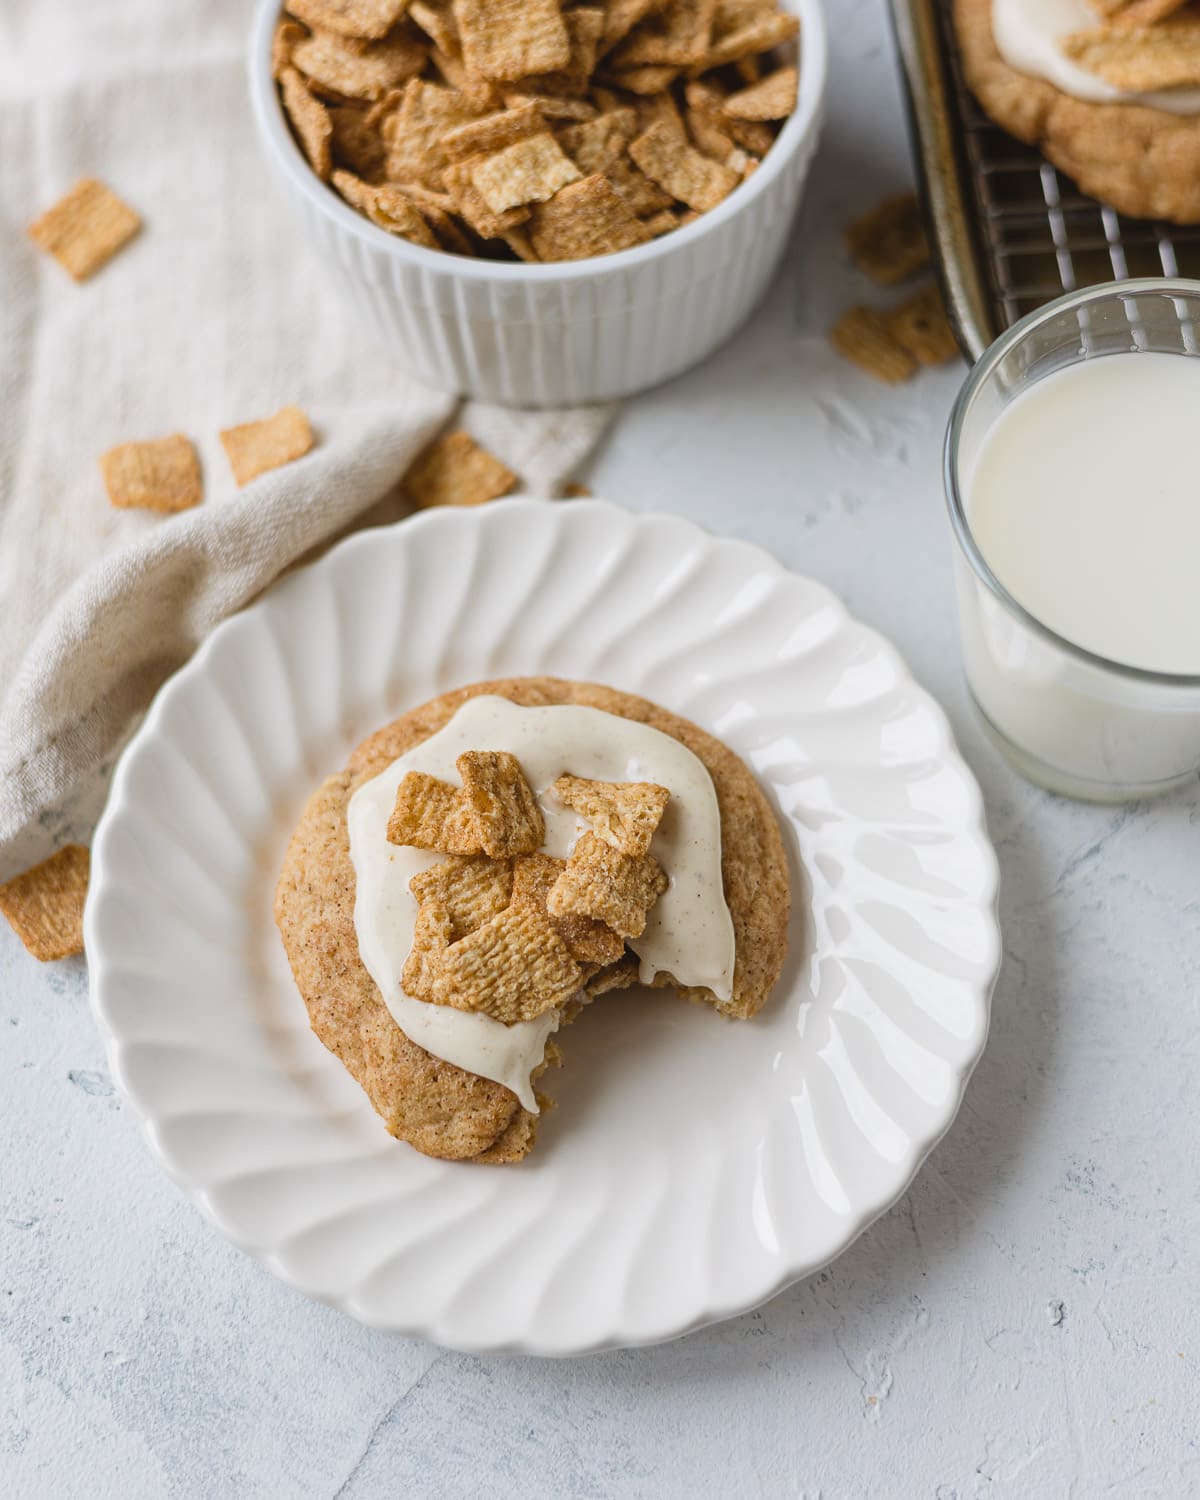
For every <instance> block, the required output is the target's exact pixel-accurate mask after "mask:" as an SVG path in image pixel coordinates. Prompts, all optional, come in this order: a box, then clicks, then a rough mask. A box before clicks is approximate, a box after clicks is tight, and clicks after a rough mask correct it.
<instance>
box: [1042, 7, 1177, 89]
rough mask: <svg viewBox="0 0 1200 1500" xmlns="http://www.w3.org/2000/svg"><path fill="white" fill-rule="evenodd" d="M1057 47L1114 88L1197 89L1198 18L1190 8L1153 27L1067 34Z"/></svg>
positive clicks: (1112, 25)
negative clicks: (1185, 12)
mask: <svg viewBox="0 0 1200 1500" xmlns="http://www.w3.org/2000/svg"><path fill="white" fill-rule="evenodd" d="M1059 45H1060V47H1061V48H1062V50H1063V52H1064V53H1066V55H1067V56H1068V57H1069V58H1071V59H1072V60H1073V61H1074V62H1076V63H1078V64H1079V66H1080V67H1081V68H1086V69H1087V71H1088V72H1089V73H1095V74H1096V75H1097V76H1098V77H1100V78H1103V79H1104V81H1105V82H1106V83H1109V84H1111V85H1112V86H1113V87H1114V88H1117V89H1127V90H1129V91H1130V92H1132V93H1139V94H1140V93H1151V92H1153V91H1155V90H1157V89H1178V88H1195V87H1196V86H1197V85H1200V13H1198V12H1197V11H1196V10H1194V9H1189V11H1188V14H1187V15H1179V16H1174V15H1171V16H1168V17H1167V18H1166V19H1165V20H1162V21H1159V22H1158V23H1157V24H1156V25H1153V26H1145V25H1140V26H1139V25H1132V26H1131V25H1129V24H1128V23H1127V22H1126V23H1123V24H1116V23H1110V24H1108V25H1105V26H1097V27H1094V28H1091V29H1089V30H1087V31H1077V32H1073V33H1071V34H1070V35H1068V36H1065V37H1062V38H1061V39H1060V42H1059Z"/></svg>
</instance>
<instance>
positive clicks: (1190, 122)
mask: <svg viewBox="0 0 1200 1500" xmlns="http://www.w3.org/2000/svg"><path fill="white" fill-rule="evenodd" d="M998 3H1011V0H954V19H955V25H956V29H957V32H958V39H959V46H960V50H961V53H962V60H963V67H964V71H965V73H966V77H967V82H968V83H969V84H970V87H971V89H972V91H973V92H974V94H975V96H976V97H977V98H978V100H979V102H980V104H981V105H982V106H983V108H984V110H985V111H986V112H987V113H988V115H990V116H991V118H992V119H993V120H995V121H996V123H997V124H998V125H1000V126H1002V127H1003V128H1004V129H1005V130H1007V131H1008V132H1009V133H1010V134H1011V135H1014V136H1016V137H1017V139H1018V140H1022V141H1025V142H1026V143H1027V144H1029V145H1031V146H1035V147H1037V148H1038V150H1040V151H1041V152H1042V153H1043V155H1044V156H1045V157H1046V158H1047V160H1048V161H1050V162H1052V163H1053V165H1054V166H1055V167H1057V168H1058V169H1059V171H1061V172H1063V173H1064V174H1065V175H1066V176H1067V177H1069V178H1071V180H1072V181H1073V182H1075V183H1076V184H1077V185H1078V186H1079V188H1080V189H1081V190H1082V191H1083V192H1085V193H1088V194H1090V195H1091V196H1092V197H1094V198H1098V199H1099V200H1100V201H1101V202H1103V203H1108V204H1111V205H1112V207H1113V208H1115V209H1117V210H1118V211H1119V212H1121V213H1123V214H1128V215H1129V216H1130V217H1133V218H1156V219H1167V220H1170V221H1171V222H1173V223H1176V224H1197V223H1200V112H1197V113H1195V114H1186V113H1176V112H1172V110H1169V109H1166V108H1159V107H1156V106H1154V105H1152V104H1149V103H1146V102H1144V101H1145V100H1146V99H1147V98H1150V99H1159V100H1161V99H1164V98H1170V99H1172V100H1179V101H1181V102H1182V101H1183V94H1184V91H1185V90H1186V91H1187V92H1190V91H1191V89H1192V87H1193V86H1194V85H1192V84H1190V83H1189V82H1188V80H1189V79H1190V78H1191V76H1192V63H1191V58H1192V55H1193V53H1194V55H1195V57H1196V59H1198V60H1200V18H1197V15H1196V14H1195V12H1196V11H1197V7H1196V6H1194V5H1189V6H1186V7H1184V8H1183V9H1180V8H1179V6H1178V5H1176V6H1175V9H1174V10H1173V11H1172V13H1171V14H1169V15H1168V14H1166V13H1165V12H1166V11H1167V9H1168V8H1169V7H1168V6H1167V5H1165V4H1163V3H1162V0H1159V3H1157V4H1156V5H1155V7H1154V11H1152V12H1148V11H1145V9H1144V5H1145V0H1142V9H1141V14H1142V15H1144V16H1151V15H1156V16H1157V18H1156V19H1153V20H1151V21H1150V24H1132V23H1134V22H1136V21H1137V20H1138V19H1139V15H1138V14H1137V12H1138V11H1139V7H1138V6H1137V5H1133V6H1129V5H1127V6H1124V7H1120V6H1116V5H1114V4H1113V3H1112V0H1098V3H1096V4H1094V6H1093V7H1092V10H1088V8H1087V7H1085V6H1082V5H1081V18H1085V19H1086V23H1087V24H1086V25H1085V26H1083V27H1081V29H1080V30H1079V31H1078V32H1075V33H1071V35H1070V36H1067V37H1064V38H1063V39H1062V40H1061V43H1060V46H1061V48H1062V53H1063V57H1064V58H1065V59H1066V60H1067V61H1068V62H1069V63H1070V65H1071V66H1072V67H1074V68H1079V67H1085V68H1086V71H1088V76H1089V77H1091V78H1093V79H1094V82H1095V86H1094V88H1093V89H1092V90H1090V91H1091V92H1095V93H1096V94H1097V95H1098V96H1100V97H1098V98H1096V99H1085V98H1077V97H1075V96H1074V95H1073V94H1070V93H1067V92H1064V90H1063V89H1061V88H1059V87H1057V86H1056V85H1055V84H1054V83H1052V82H1049V81H1047V79H1045V78H1043V77H1035V76H1032V75H1031V74H1029V73H1025V72H1021V71H1019V70H1018V69H1017V68H1016V67H1014V66H1013V65H1012V63H1011V62H1010V61H1008V60H1006V58H1005V56H1004V55H1003V53H1002V51H1001V49H1000V47H999V46H998V45H997V39H996V28H995V27H994V26H993V14H994V10H995V7H996V4H998ZM1122 10H1123V11H1124V14H1122ZM1093 11H1094V12H1096V14H1095V15H1094V16H1093V13H1092V12H1093ZM1093 22H1094V24H1093ZM1037 24H1040V22H1038V23H1037ZM1158 79H1162V80H1164V82H1163V83H1162V84H1160V83H1158V82H1157V81H1156V80H1158ZM1196 81H1197V83H1200V72H1197V74H1196ZM1133 99H1138V100H1139V102H1131V100H1133Z"/></svg>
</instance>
